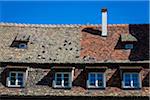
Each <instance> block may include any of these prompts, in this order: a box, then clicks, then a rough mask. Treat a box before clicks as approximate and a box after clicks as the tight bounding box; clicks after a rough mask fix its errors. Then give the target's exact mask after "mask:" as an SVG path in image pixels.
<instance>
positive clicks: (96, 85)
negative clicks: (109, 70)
mask: <svg viewBox="0 0 150 100" xmlns="http://www.w3.org/2000/svg"><path fill="white" fill-rule="evenodd" d="M90 74H95V75H96V82H95V86H91V85H90V82H89V81H90V80H89V79H90ZM97 74H102V75H103V77H102V78H103V79H102V80H103V86H98V80H97ZM105 87H106V76H105V73H103V72H89V73H88V79H87V88H105Z"/></svg>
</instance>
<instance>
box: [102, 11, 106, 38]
mask: <svg viewBox="0 0 150 100" xmlns="http://www.w3.org/2000/svg"><path fill="white" fill-rule="evenodd" d="M101 12H102V36H107V9H106V8H102V10H101Z"/></svg>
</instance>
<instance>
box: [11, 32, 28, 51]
mask: <svg viewBox="0 0 150 100" xmlns="http://www.w3.org/2000/svg"><path fill="white" fill-rule="evenodd" d="M29 38H30V35H28V34H18V35H17V36H16V37H15V39H14V41H13V42H12V44H11V47H16V48H19V49H27V48H28V42H29Z"/></svg>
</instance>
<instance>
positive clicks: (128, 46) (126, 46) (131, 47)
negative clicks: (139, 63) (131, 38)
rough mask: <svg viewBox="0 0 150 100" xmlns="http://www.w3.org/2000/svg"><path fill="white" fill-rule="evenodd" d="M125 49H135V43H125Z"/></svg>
mask: <svg viewBox="0 0 150 100" xmlns="http://www.w3.org/2000/svg"><path fill="white" fill-rule="evenodd" d="M125 49H133V44H125Z"/></svg>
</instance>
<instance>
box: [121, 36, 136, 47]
mask: <svg viewBox="0 0 150 100" xmlns="http://www.w3.org/2000/svg"><path fill="white" fill-rule="evenodd" d="M120 37H121V42H122V44H123V46H124V49H133V48H134V43H136V42H137V39H136V38H135V37H134V36H132V35H131V34H121V36H120Z"/></svg>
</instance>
